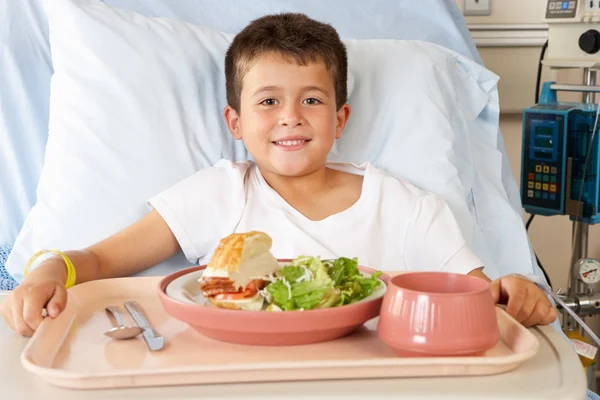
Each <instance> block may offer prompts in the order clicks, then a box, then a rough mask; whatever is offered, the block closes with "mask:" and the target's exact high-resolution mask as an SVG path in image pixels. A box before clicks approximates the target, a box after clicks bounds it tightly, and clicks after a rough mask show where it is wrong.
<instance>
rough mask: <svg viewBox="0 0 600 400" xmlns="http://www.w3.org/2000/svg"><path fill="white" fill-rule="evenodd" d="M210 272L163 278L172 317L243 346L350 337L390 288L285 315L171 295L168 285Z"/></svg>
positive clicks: (167, 308)
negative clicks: (352, 300) (338, 304)
mask: <svg viewBox="0 0 600 400" xmlns="http://www.w3.org/2000/svg"><path fill="white" fill-rule="evenodd" d="M280 261H281V262H287V261H289V260H280ZM204 268H206V266H199V267H192V268H187V269H184V270H182V271H178V272H175V273H173V274H171V275H168V276H166V277H165V278H163V279H162V280H161V281H160V283H159V285H158V295H159V298H160V301H161V303H162V305H163V307H164V309H165V311H166V312H167V313H168V314H169V315H171V316H172V317H173V318H176V319H178V320H180V321H183V322H185V323H186V324H188V325H190V326H191V327H193V328H194V329H196V330H197V331H198V332H200V333H201V334H203V335H205V336H207V337H209V338H212V339H216V340H220V341H224V342H231V343H238V344H249V345H260V346H291V345H301V344H309V343H318V342H325V341H328V340H333V339H337V338H340V337H343V336H346V335H348V334H350V333H352V331H354V330H355V329H356V328H358V327H359V326H361V325H363V324H364V323H365V322H367V321H368V320H370V319H372V318H375V317H377V316H378V315H379V311H380V309H381V303H382V301H383V294H384V293H385V290H382V291H381V293H380V294H379V295H377V296H373V297H369V298H367V299H364V300H362V301H360V302H357V303H354V304H349V305H346V306H341V307H334V308H326V309H320V310H308V311H283V312H267V311H239V310H227V309H223V308H216V307H211V306H206V305H202V304H192V303H191V302H186V301H182V300H177V299H175V298H173V297H171V296H169V295H167V287H168V286H169V284H170V283H171V282H173V281H174V280H176V279H178V278H180V277H183V276H184V275H187V274H192V273H195V272H196V273H197V271H200V270H203V269H204ZM359 268H360V270H361V271H362V272H363V273H365V274H372V273H374V272H375V270H373V269H370V268H366V267H359ZM379 279H380V280H381V281H382V282H383V283H384V284H385V285H386V287H387V283H388V282H389V281H390V277H389V276H388V275H386V274H382V275H381V276H380V277H379ZM198 290H199V288H198Z"/></svg>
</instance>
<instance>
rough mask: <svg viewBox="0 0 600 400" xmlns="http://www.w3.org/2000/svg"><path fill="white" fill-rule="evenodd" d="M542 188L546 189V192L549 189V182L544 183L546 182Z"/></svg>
mask: <svg viewBox="0 0 600 400" xmlns="http://www.w3.org/2000/svg"><path fill="white" fill-rule="evenodd" d="M542 190H544V191H546V192H547V191H548V184H547V183H544V184H543V185H542Z"/></svg>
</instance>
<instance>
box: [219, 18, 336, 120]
mask: <svg viewBox="0 0 600 400" xmlns="http://www.w3.org/2000/svg"><path fill="white" fill-rule="evenodd" d="M269 53H270V54H280V55H282V56H284V57H286V58H288V57H289V58H290V59H292V60H294V61H295V62H296V63H298V65H307V64H308V63H313V62H323V63H324V64H325V68H326V69H327V71H328V72H329V74H330V75H331V79H332V81H333V86H334V88H335V102H336V109H337V110H339V109H340V107H341V106H342V105H344V104H345V103H346V102H347V101H348V89H347V85H346V81H347V77H348V57H347V54H346V47H345V46H344V43H343V42H342V40H341V39H340V37H339V35H338V33H337V31H336V30H335V29H334V28H333V27H332V26H331V25H328V24H325V23H322V22H318V21H315V20H313V19H311V18H309V17H307V16H306V15H304V14H299V13H284V14H275V15H267V16H265V17H262V18H259V19H257V20H254V21H252V22H251V23H250V25H248V26H247V27H246V28H244V30H242V31H241V32H240V33H239V34H237V36H236V37H235V38H234V39H233V42H232V43H231V45H230V46H229V49H228V50H227V54H226V55H225V82H226V89H227V103H228V104H229V106H231V107H232V108H233V109H234V110H236V111H237V112H238V113H239V112H240V93H241V92H242V80H243V79H244V76H245V75H246V73H248V71H249V70H250V68H251V67H252V66H253V65H254V63H255V62H256V60H257V59H258V58H259V57H261V56H263V55H265V54H269Z"/></svg>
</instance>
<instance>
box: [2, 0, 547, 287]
mask: <svg viewBox="0 0 600 400" xmlns="http://www.w3.org/2000/svg"><path fill="white" fill-rule="evenodd" d="M61 1H62V0H61ZM106 3H107V4H109V5H111V6H115V7H118V8H122V9H125V10H130V11H135V12H137V13H139V14H141V15H145V16H148V17H165V18H173V19H177V20H182V21H187V22H190V23H193V24H198V25H203V26H207V27H210V28H213V29H215V30H218V31H221V32H225V33H228V34H232V33H235V32H237V31H238V30H239V29H240V28H241V27H243V26H244V25H245V24H247V23H248V22H249V21H250V20H252V19H254V18H256V17H259V16H261V15H263V14H264V13H267V12H276V11H300V12H305V13H307V14H308V15H310V16H311V17H314V18H317V19H321V20H324V21H326V22H329V23H331V24H333V25H334V27H336V29H338V31H339V33H340V35H341V36H342V38H343V39H344V40H348V41H352V40H355V41H361V40H369V39H405V40H412V41H419V42H420V41H423V42H425V43H433V44H436V45H439V46H441V47H442V48H443V51H447V52H448V54H449V55H450V56H449V57H450V58H448V59H450V60H453V63H454V65H453V66H452V68H454V69H453V70H455V71H457V72H456V73H457V76H460V77H461V78H460V79H464V82H469V83H468V85H470V86H469V87H470V89H469V90H466V89H465V90H464V91H463V92H461V93H462V94H461V93H459V94H458V95H459V96H460V95H462V96H463V97H459V98H461V99H463V100H464V102H459V103H457V104H455V106H456V107H457V108H456V110H455V112H456V114H457V115H459V114H460V115H462V117H461V118H462V120H461V121H462V122H461V123H462V125H460V126H461V127H462V128H463V129H461V132H454V133H456V135H450V136H451V137H449V136H448V133H447V132H448V130H447V127H446V128H444V129H446V130H444V129H442V128H441V127H440V129H439V138H438V139H436V137H435V135H436V133H438V131H437V130H436V127H435V126H433V127H431V126H428V128H429V131H430V132H429V134H430V135H432V136H431V137H432V138H433V141H430V142H428V146H425V148H427V151H426V152H423V153H420V154H418V153H417V154H415V155H414V159H410V160H408V161H411V160H412V161H414V162H417V159H428V157H429V158H431V159H432V160H435V168H434V169H429V168H428V166H427V165H426V164H423V165H421V164H415V165H418V166H422V167H423V168H422V169H419V168H416V169H415V168H413V169H411V168H407V164H410V163H408V162H407V161H406V160H405V161H404V162H402V157H398V154H399V153H400V151H401V149H400V148H395V147H394V146H388V144H397V143H400V144H402V143H403V142H402V137H401V135H403V134H406V131H405V130H403V129H401V128H402V125H401V124H400V123H399V121H392V122H395V123H396V125H393V124H392V125H391V126H389V128H390V129H388V130H383V131H381V132H383V133H380V134H373V135H369V136H367V137H362V138H360V137H359V136H358V135H355V136H354V137H353V138H352V139H353V140H351V139H347V140H346V141H345V142H340V143H341V144H340V145H339V146H338V147H336V148H335V149H334V151H333V153H332V157H331V158H332V160H344V161H354V162H357V163H360V162H364V161H367V160H369V161H371V162H373V163H374V164H375V165H376V166H380V167H382V168H384V169H386V170H388V171H389V172H391V173H392V174H395V175H397V176H399V177H401V178H407V179H409V180H411V181H412V182H414V183H415V184H417V185H418V186H421V187H422V188H424V189H425V190H429V191H432V192H435V193H438V194H440V195H442V196H443V197H444V198H445V199H446V200H447V202H448V203H449V205H450V207H451V208H452V210H453V212H454V213H455V215H456V217H457V219H458V222H459V225H460V227H461V229H462V231H463V234H464V235H465V237H466V239H467V241H468V242H469V244H470V245H471V247H472V248H473V249H474V251H475V252H476V253H477V255H478V256H479V257H480V258H481V259H482V260H483V261H484V263H485V265H486V269H485V272H486V273H487V274H488V275H489V276H490V277H492V278H496V277H499V276H502V275H506V274H510V273H520V274H524V275H529V274H534V275H537V276H538V277H540V279H542V280H543V279H544V277H543V274H542V272H541V270H540V269H539V267H538V265H537V263H536V260H535V257H534V255H533V251H532V248H531V244H530V242H529V239H528V237H527V233H526V230H525V226H524V224H523V219H522V218H523V216H522V210H521V202H520V196H519V189H518V187H517V183H516V181H515V179H514V177H513V175H512V172H511V169H510V166H509V162H508V157H507V154H506V150H505V148H504V144H503V140H502V135H501V132H500V131H499V106H498V102H499V100H498V91H497V86H496V83H497V79H498V77H497V76H495V75H494V74H493V73H492V72H490V71H488V70H487V69H485V67H484V66H483V63H482V60H481V58H480V57H479V54H478V52H477V49H476V48H475V46H474V44H473V42H472V40H471V37H470V34H469V31H468V29H467V27H466V25H465V21H464V19H463V17H462V15H461V14H460V12H459V10H458V8H457V7H456V4H455V1H453V0H444V1H439V0H420V1H419V2H413V1H410V0H400V1H398V0H380V1H366V0H365V1H356V2H346V1H344V0H329V1H325V2H323V1H320V0H259V1H254V2H246V1H243V0H227V1H219V0H169V1H167V0H148V1H143V2H142V1H136V0H106ZM0 9H2V10H5V12H3V13H2V14H0V26H2V27H4V29H3V30H0V42H1V43H2V44H3V46H2V47H1V48H0V88H1V90H0V100H1V101H0V183H1V185H0V222H1V223H0V245H1V246H2V247H3V248H2V249H0V264H2V262H1V261H2V254H5V255H6V254H7V253H8V252H9V251H10V250H11V249H12V252H11V253H10V255H9V256H8V261H7V262H6V267H4V266H1V265H0V279H3V280H0V284H2V285H3V286H0V289H6V288H11V287H14V286H15V285H16V284H17V283H18V282H19V281H20V280H21V279H22V267H21V266H22V265H24V260H26V258H27V257H28V256H29V255H30V254H31V253H32V251H31V250H32V249H33V248H49V247H54V248H78V247H81V246H84V245H87V244H90V243H91V242H93V241H95V240H98V239H100V238H102V237H104V236H106V234H107V232H112V231H114V230H115V229H117V228H118V227H122V226H124V225H126V224H127V223H130V222H132V220H135V219H137V218H139V217H140V216H141V215H142V213H143V212H144V211H145V204H143V202H142V201H141V199H143V197H141V196H142V194H145V192H144V190H142V189H140V193H136V196H137V197H136V196H129V197H128V196H124V197H126V198H127V199H128V201H129V203H127V202H123V201H120V199H117V200H115V197H118V196H115V195H114V194H113V195H111V194H110V193H108V194H106V193H107V192H106V191H104V192H103V193H97V192H94V190H92V189H90V188H89V187H85V188H84V187H79V186H76V185H72V183H74V182H81V180H86V179H87V180H88V181H89V179H88V178H86V173H89V174H91V175H90V176H95V175H94V174H97V171H96V172H94V171H93V170H92V167H90V170H86V165H85V163H84V162H83V161H85V160H86V150H85V149H86V143H85V142H84V141H82V143H79V144H77V145H75V146H74V147H73V144H72V142H71V141H68V142H67V141H61V140H64V139H65V138H64V137H63V138H62V139H60V137H61V133H59V132H60V130H59V129H60V128H63V127H65V126H68V123H67V124H66V125H61V124H63V123H64V121H62V122H61V121H59V120H57V119H55V117H53V113H54V114H57V113H58V112H59V111H60V110H59V108H58V107H57V106H55V105H54V104H55V103H53V102H55V101H60V98H59V97H60V96H61V94H60V92H59V91H58V90H55V89H56V88H55V85H60V82H59V81H58V79H55V80H53V81H51V77H52V75H53V73H54V72H56V71H55V69H56V67H57V66H58V65H59V64H57V63H56V62H57V60H56V59H53V55H54V53H55V51H56V53H58V52H59V47H58V46H57V47H56V48H55V49H52V48H51V47H50V40H49V36H50V34H52V30H51V29H50V30H49V23H48V15H47V12H46V9H45V7H44V3H43V2H42V1H41V0H31V1H25V2H15V1H11V0H0ZM365 16H371V17H365ZM357 21H360V23H357ZM109 29H110V28H109ZM124 39H126V38H124ZM436 51H439V48H438V49H437V50H436ZM95 61H96V62H98V63H102V62H103V59H102V58H99V59H96V60H95ZM351 61H352V60H351ZM398 65H399V66H400V65H401V64H400V63H399V64H398ZM63 67H64V66H63ZM63 67H61V68H63ZM351 68H352V63H351ZM72 72H74V73H75V72H76V70H73V71H72ZM56 76H58V74H56V75H55V78H56ZM454 78H456V77H453V79H454ZM360 79H361V76H360V75H356V76H353V77H352V80H351V81H350V82H349V86H350V92H351V93H350V95H351V96H350V97H351V98H350V102H351V105H352V101H359V100H353V98H352V89H353V88H354V87H356V88H357V91H356V93H360V88H361V86H360V83H361V80H360ZM432 81H433V80H432ZM458 86H460V85H458ZM401 89H402V88H395V89H394V88H393V87H392V88H391V90H395V91H399V90H401ZM411 95H412V94H411V93H410V92H407V93H406V96H407V97H409V96H411ZM440 96H441V97H443V95H442V94H440ZM80 106H81V108H80V109H79V110H80V112H81V114H82V115H85V113H86V112H87V111H89V110H86V104H80ZM380 106H382V107H390V106H392V107H393V104H380ZM464 110H468V111H464ZM390 111H391V112H392V113H394V112H396V111H397V110H393V109H391V110H390ZM433 112H434V109H433V108H428V106H427V105H423V108H422V109H419V115H420V118H424V119H425V118H426V117H427V116H428V114H430V113H433ZM461 113H462V114H461ZM92 114H93V113H92ZM447 117H448V118H449V119H452V118H451V113H447ZM53 118H54V119H53ZM400 122H402V121H400ZM352 124H353V121H352V120H351V121H350V124H349V130H350V136H351V137H352V132H353V131H352V126H353V125H352ZM354 125H357V123H354ZM452 126H456V125H452ZM417 128H418V126H417ZM48 132H50V133H48ZM443 132H446V133H443ZM370 133H371V132H370ZM458 133H460V134H458ZM85 137H87V136H85V135H82V137H81V138H80V137H77V136H74V137H71V139H73V138H75V139H82V140H83V138H85ZM438 140H439V143H446V144H448V143H450V149H451V150H450V151H448V148H444V149H441V148H440V149H436V143H437V142H438ZM453 141H455V142H453ZM92 145H93V146H97V148H100V149H106V148H109V149H114V148H115V146H116V147H118V146H119V145H118V143H114V144H111V145H106V144H105V143H104V144H103V143H101V142H94V143H91V142H90V143H89V144H88V146H92ZM219 145H220V147H219V146H216V147H215V146H212V147H211V146H208V145H207V147H206V148H203V149H200V150H199V151H198V153H196V154H200V155H201V156H199V157H198V158H197V159H194V160H192V161H191V162H190V163H189V165H186V166H185V167H187V169H186V168H182V169H181V170H177V171H175V172H173V171H169V176H168V177H164V181H163V183H162V185H163V186H166V185H167V183H172V182H174V181H177V180H179V179H181V178H182V177H184V176H186V174H189V173H190V171H191V170H192V167H194V168H196V169H197V168H200V167H204V166H207V165H210V164H211V163H214V162H215V161H216V160H217V159H218V158H220V157H222V156H229V157H231V158H234V159H243V158H246V157H247V154H246V153H245V150H244V149H243V148H240V145H239V144H235V143H231V142H230V141H228V140H227V139H219ZM63 146H64V147H66V148H68V149H70V150H77V151H81V152H82V154H79V155H77V154H73V153H72V152H71V153H69V152H62V153H61V150H60V149H61V148H63ZM77 146H80V147H77ZM102 146H105V147H102ZM129 146H132V147H130V148H123V149H121V151H125V152H126V151H129V150H131V149H132V148H133V146H135V143H129ZM63 150H64V149H63ZM437 150H440V151H437ZM211 151H212V153H211ZM436 151H437V152H436ZM444 151H446V152H444ZM117 153H118V151H117ZM402 154H405V153H402ZM443 154H447V155H448V156H449V159H448V160H445V161H444V160H442V161H440V158H439V157H440V155H443ZM71 156H73V158H71ZM88 156H89V157H90V159H93V157H94V155H93V152H92V153H89V154H88ZM192 158H193V157H192ZM65 160H71V161H73V162H75V164H68V162H67V161H65ZM113 161H115V162H117V163H118V162H119V161H120V160H118V159H117V158H115V159H113ZM78 162H79V163H78ZM175 169H176V168H175ZM74 170H77V174H75V175H77V176H72V175H70V174H71V172H72V171H74ZM442 170H449V171H453V173H455V176H456V180H457V181H459V182H460V185H459V186H460V187H459V188H457V186H456V185H455V184H454V183H453V182H454V181H453V180H451V179H446V180H445V179H437V178H436V177H435V174H432V173H431V171H438V172H439V171H442ZM419 171H421V172H419ZM155 178H156V179H158V180H160V178H161V177H160V176H158V177H155ZM453 179H454V178H453ZM115 180H118V179H115ZM134 180H135V178H134ZM105 184H107V183H106V182H102V185H105ZM93 185H94V182H91V183H90V186H93ZM156 185H157V184H155V185H154V186H152V185H150V186H147V187H144V189H145V190H149V189H148V188H149V187H151V188H152V190H157V186H156ZM134 186H135V185H134ZM108 187H109V188H110V186H108ZM104 188H106V186H104ZM115 190H116V189H115ZM149 194H152V193H149ZM103 195H106V196H107V197H106V199H105V200H106V201H108V202H109V206H110V207H113V208H112V211H113V214H109V215H101V216H98V217H97V220H92V221H91V222H88V223H83V224H82V221H81V219H80V218H79V217H78V216H79V215H83V214H84V213H85V214H86V215H89V214H94V211H95V210H96V209H95V208H94V207H93V206H94V205H97V203H94V199H97V198H99V197H102V196H103ZM146 198H147V197H146ZM132 199H137V200H136V202H134V201H133V200H132ZM128 207H129V208H128ZM121 208H128V209H127V213H126V214H125V213H121V214H119V211H118V210H120V209H121ZM188 265H189V264H188V262H187V261H186V260H185V259H183V257H182V256H181V255H179V256H176V257H175V258H173V259H171V260H169V261H167V262H165V263H163V264H162V265H159V266H156V267H155V268H153V269H151V270H149V271H148V272H147V274H155V275H156V274H165V273H167V272H169V271H172V270H173V269H174V268H182V267H185V266H188Z"/></svg>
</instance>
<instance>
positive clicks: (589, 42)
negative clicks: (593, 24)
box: [579, 29, 600, 54]
mask: <svg viewBox="0 0 600 400" xmlns="http://www.w3.org/2000/svg"><path fill="white" fill-rule="evenodd" d="M579 48H580V49H581V50H583V51H585V52H586V53H588V54H596V53H597V52H598V51H599V50H600V32H598V31H597V30H595V29H590V30H588V31H586V32H583V33H582V34H581V36H579Z"/></svg>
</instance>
